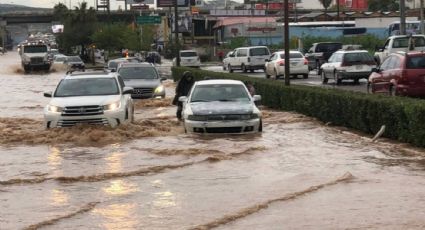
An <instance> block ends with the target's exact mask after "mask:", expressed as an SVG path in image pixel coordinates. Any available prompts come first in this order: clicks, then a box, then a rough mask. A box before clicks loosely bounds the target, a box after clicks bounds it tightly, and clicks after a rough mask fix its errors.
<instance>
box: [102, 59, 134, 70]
mask: <svg viewBox="0 0 425 230" xmlns="http://www.w3.org/2000/svg"><path fill="white" fill-rule="evenodd" d="M123 62H131V63H140V60H139V59H138V58H117V59H113V60H110V61H108V64H107V65H106V69H107V70H108V71H110V72H116V71H117V67H118V64H120V63H123Z"/></svg>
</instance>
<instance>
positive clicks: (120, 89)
mask: <svg viewBox="0 0 425 230" xmlns="http://www.w3.org/2000/svg"><path fill="white" fill-rule="evenodd" d="M131 93H133V88H131V87H125V86H124V84H123V80H122V79H121V77H120V76H118V75H117V74H114V73H106V72H103V71H102V72H91V73H74V74H70V75H67V76H65V77H64V78H63V79H62V80H61V81H60V82H59V84H58V85H57V87H56V89H55V91H54V92H53V93H52V92H46V93H44V96H45V97H49V98H51V99H50V102H49V104H48V105H47V106H46V107H45V108H44V120H45V126H46V128H53V127H69V126H74V125H77V124H98V125H109V126H111V127H116V126H117V125H119V124H122V123H124V122H125V121H129V122H132V121H133V119H134V105H133V100H132V99H131V96H130V95H131Z"/></svg>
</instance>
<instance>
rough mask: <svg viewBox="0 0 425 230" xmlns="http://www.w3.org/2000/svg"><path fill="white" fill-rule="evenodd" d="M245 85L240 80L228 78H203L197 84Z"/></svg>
mask: <svg viewBox="0 0 425 230" xmlns="http://www.w3.org/2000/svg"><path fill="white" fill-rule="evenodd" d="M216 84H221V85H243V84H244V83H243V82H241V81H238V80H228V79H213V80H202V81H197V82H196V85H216Z"/></svg>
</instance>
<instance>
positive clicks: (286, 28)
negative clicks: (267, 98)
mask: <svg viewBox="0 0 425 230" xmlns="http://www.w3.org/2000/svg"><path fill="white" fill-rule="evenodd" d="M284 7H285V10H284V14H285V16H284V29H283V31H284V32H283V33H284V35H283V37H284V39H283V42H284V44H285V85H288V86H289V84H290V82H289V64H290V61H289V9H288V8H289V2H288V0H284Z"/></svg>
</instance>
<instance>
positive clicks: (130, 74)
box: [119, 66, 158, 79]
mask: <svg viewBox="0 0 425 230" xmlns="http://www.w3.org/2000/svg"><path fill="white" fill-rule="evenodd" d="M119 74H120V76H121V77H122V78H123V79H158V73H157V72H156V69H155V68H154V67H148V66H147V67H140V66H138V67H125V68H120V69H119Z"/></svg>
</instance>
